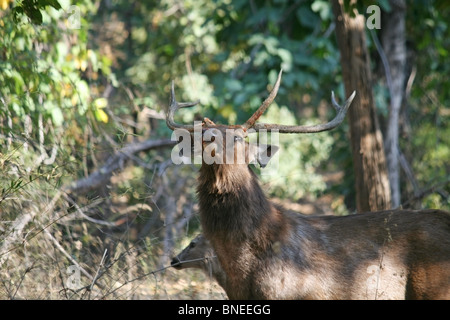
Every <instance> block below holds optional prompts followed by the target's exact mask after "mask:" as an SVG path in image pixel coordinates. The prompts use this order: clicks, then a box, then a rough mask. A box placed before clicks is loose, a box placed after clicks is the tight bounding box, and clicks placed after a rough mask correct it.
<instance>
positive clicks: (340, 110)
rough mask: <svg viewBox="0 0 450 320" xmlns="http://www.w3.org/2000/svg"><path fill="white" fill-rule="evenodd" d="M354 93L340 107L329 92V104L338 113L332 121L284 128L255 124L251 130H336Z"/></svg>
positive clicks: (290, 131) (285, 131)
mask: <svg viewBox="0 0 450 320" xmlns="http://www.w3.org/2000/svg"><path fill="white" fill-rule="evenodd" d="M355 95H356V91H353V93H352V94H351V96H350V97H349V98H348V99H347V101H346V102H345V104H344V106H343V107H341V106H340V105H339V104H338V103H337V102H336V99H335V98H334V92H333V91H332V92H331V102H332V104H333V107H334V108H335V109H336V111H337V112H338V113H337V115H336V116H335V117H334V119H333V120H331V121H329V122H327V123H322V124H317V125H312V126H286V125H279V124H267V123H256V124H254V125H253V127H252V128H253V129H255V130H256V131H259V130H263V129H264V130H277V131H278V132H280V133H315V132H322V131H328V130H331V129H334V128H336V127H337V126H338V125H340V124H341V123H342V121H344V118H345V115H346V113H347V110H348V108H349V107H350V104H351V103H352V101H353V98H355Z"/></svg>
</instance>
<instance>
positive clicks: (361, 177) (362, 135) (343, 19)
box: [333, 0, 391, 212]
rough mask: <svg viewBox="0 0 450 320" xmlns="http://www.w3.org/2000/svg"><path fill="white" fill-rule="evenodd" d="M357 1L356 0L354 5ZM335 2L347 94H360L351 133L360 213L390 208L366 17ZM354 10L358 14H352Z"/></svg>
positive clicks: (352, 111) (352, 112) (352, 115)
mask: <svg viewBox="0 0 450 320" xmlns="http://www.w3.org/2000/svg"><path fill="white" fill-rule="evenodd" d="M354 2H355V1H352V3H353V4H354ZM343 3H344V1H343V0H334V1H333V12H334V16H335V20H336V37H337V42H338V46H339V50H340V53H341V65H342V74H343V78H344V84H345V91H346V95H347V96H349V95H350V94H351V92H352V91H353V90H356V92H357V95H356V98H355V99H354V101H353V103H352V106H351V108H350V109H349V112H348V114H349V122H350V136H351V142H352V143H351V145H352V154H353V165H354V171H355V190H356V208H357V211H358V212H364V211H376V210H382V209H388V208H390V205H391V195H390V187H389V179H388V174H387V169H386V159H385V155H384V149H383V139H382V134H381V131H380V129H379V124H378V120H377V116H376V112H375V105H374V98H373V93H372V86H371V84H372V76H371V69H370V58H369V53H368V50H367V45H366V38H365V31H364V28H365V23H364V22H365V19H364V16H363V15H361V14H359V13H358V12H357V11H356V9H355V8H353V7H352V11H351V12H349V11H350V10H346V9H345V8H344V4H343ZM350 13H351V14H352V15H353V14H354V17H352V16H351V15H350Z"/></svg>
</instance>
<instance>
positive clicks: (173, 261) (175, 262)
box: [170, 257, 181, 269]
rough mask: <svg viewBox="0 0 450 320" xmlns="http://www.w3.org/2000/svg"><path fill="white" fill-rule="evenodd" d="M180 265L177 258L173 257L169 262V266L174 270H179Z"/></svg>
mask: <svg viewBox="0 0 450 320" xmlns="http://www.w3.org/2000/svg"><path fill="white" fill-rule="evenodd" d="M180 263H181V261H180V259H178V257H175V258H173V259H172V261H171V262H170V266H171V267H173V268H175V269H181V265H180Z"/></svg>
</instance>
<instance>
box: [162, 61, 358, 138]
mask: <svg viewBox="0 0 450 320" xmlns="http://www.w3.org/2000/svg"><path fill="white" fill-rule="evenodd" d="M282 73H283V70H280V73H279V74H278V78H277V81H276V82H275V85H274V87H273V89H272V91H271V92H270V94H269V96H268V97H267V99H266V100H264V102H263V103H262V104H261V106H260V107H259V108H258V110H256V111H255V112H254V113H253V115H252V116H251V117H250V118H249V119H248V120H247V121H246V122H245V123H244V124H243V125H242V126H240V125H233V126H223V127H230V128H236V127H240V128H242V129H244V131H247V130H248V129H250V128H252V129H254V130H255V131H260V130H273V131H275V130H277V131H278V132H280V133H315V132H322V131H327V130H331V129H334V128H336V127H337V126H338V125H340V124H341V123H342V121H344V118H345V115H346V113H347V110H348V108H349V107H350V104H351V103H352V101H353V99H354V98H355V95H356V91H353V93H352V94H351V96H350V97H349V98H348V99H347V101H346V102H345V104H344V106H343V107H341V106H340V105H339V104H338V103H337V102H336V99H335V98H334V92H333V91H332V92H331V103H332V104H333V107H334V108H335V109H336V111H337V114H336V116H335V117H334V119H333V120H331V121H329V122H327V123H323V124H318V125H312V126H287V125H280V124H268V123H256V121H257V120H258V119H259V118H260V117H261V115H262V114H263V113H264V112H265V111H266V110H267V108H268V107H269V106H270V104H271V103H272V102H273V101H274V100H275V97H276V95H277V93H278V89H279V87H280V83H281V75H282ZM170 94H171V96H170V107H169V110H168V111H167V118H166V123H167V126H168V127H169V128H170V129H172V130H175V129H179V128H182V129H186V130H188V131H189V132H193V131H194V126H193V125H185V124H178V123H176V122H175V121H174V120H173V117H174V114H175V112H176V111H177V110H178V109H180V108H187V107H192V106H195V105H197V104H198V103H199V102H200V101H199V100H197V101H195V102H180V103H178V102H177V101H176V99H175V88H174V82H173V81H172V88H171V91H170ZM203 125H204V126H206V127H215V126H217V125H216V124H215V123H214V122H212V121H211V120H209V119H207V118H205V120H204V122H203Z"/></svg>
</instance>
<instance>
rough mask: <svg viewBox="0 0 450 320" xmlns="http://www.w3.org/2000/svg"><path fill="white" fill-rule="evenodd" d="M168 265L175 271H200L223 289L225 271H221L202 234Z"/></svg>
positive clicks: (209, 245) (212, 250)
mask: <svg viewBox="0 0 450 320" xmlns="http://www.w3.org/2000/svg"><path fill="white" fill-rule="evenodd" d="M170 265H171V266H172V267H174V268H175V269H177V270H182V269H188V268H194V269H200V270H202V271H203V272H205V273H206V275H207V276H208V277H213V278H214V279H215V280H216V281H217V283H218V284H219V285H220V286H221V287H222V288H224V289H225V284H226V275H225V271H223V269H222V266H221V265H220V263H219V260H218V259H217V256H216V253H215V251H214V249H213V247H212V246H211V244H210V243H209V241H208V239H206V238H205V236H204V235H203V234H199V235H197V236H196V237H195V238H194V239H193V240H192V241H191V242H190V243H189V244H188V245H187V246H186V247H185V248H184V249H183V250H182V251H181V252H180V253H179V254H177V255H176V256H175V257H174V258H172V261H171V262H170Z"/></svg>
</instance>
